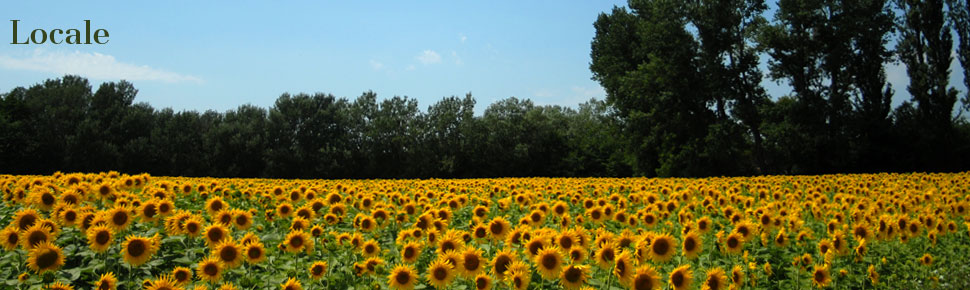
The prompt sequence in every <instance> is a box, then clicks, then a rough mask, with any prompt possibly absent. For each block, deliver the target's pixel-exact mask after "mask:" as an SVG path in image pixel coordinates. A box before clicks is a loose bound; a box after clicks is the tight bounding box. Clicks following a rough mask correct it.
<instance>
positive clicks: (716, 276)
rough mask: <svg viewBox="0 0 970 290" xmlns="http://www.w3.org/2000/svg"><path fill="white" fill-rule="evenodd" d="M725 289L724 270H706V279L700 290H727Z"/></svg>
mask: <svg viewBox="0 0 970 290" xmlns="http://www.w3.org/2000/svg"><path fill="white" fill-rule="evenodd" d="M727 287H728V284H727V274H725V273H724V269H721V267H716V268H713V269H709V270H707V278H706V279H704V284H703V285H701V289H702V290H720V289H727Z"/></svg>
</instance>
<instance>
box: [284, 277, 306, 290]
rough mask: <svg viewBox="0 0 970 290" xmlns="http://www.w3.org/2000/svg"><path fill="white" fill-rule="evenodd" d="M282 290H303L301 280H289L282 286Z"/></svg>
mask: <svg viewBox="0 0 970 290" xmlns="http://www.w3.org/2000/svg"><path fill="white" fill-rule="evenodd" d="M280 289H282V290H303V284H300V280H297V279H296V278H290V279H287V280H286V282H283V284H280Z"/></svg>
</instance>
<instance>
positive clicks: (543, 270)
mask: <svg viewBox="0 0 970 290" xmlns="http://www.w3.org/2000/svg"><path fill="white" fill-rule="evenodd" d="M533 259H534V260H535V261H534V263H535V265H536V267H537V268H538V269H539V274H540V275H541V276H542V278H543V279H546V280H555V279H556V277H557V276H558V275H559V274H560V272H562V265H563V257H562V254H561V253H560V252H559V249H558V248H555V247H548V248H544V249H542V250H539V252H538V253H537V254H536V255H535V257H534V258H533Z"/></svg>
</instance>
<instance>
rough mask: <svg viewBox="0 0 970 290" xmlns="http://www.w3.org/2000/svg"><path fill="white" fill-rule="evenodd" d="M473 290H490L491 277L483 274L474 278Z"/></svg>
mask: <svg viewBox="0 0 970 290" xmlns="http://www.w3.org/2000/svg"><path fill="white" fill-rule="evenodd" d="M474 282H475V290H492V276H489V275H488V274H486V273H485V272H482V273H480V274H478V276H475V281H474Z"/></svg>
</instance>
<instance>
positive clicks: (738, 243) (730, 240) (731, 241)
mask: <svg viewBox="0 0 970 290" xmlns="http://www.w3.org/2000/svg"><path fill="white" fill-rule="evenodd" d="M742 247H744V236H743V235H742V234H741V233H738V232H733V233H731V234H730V235H728V236H727V239H725V240H724V249H725V251H727V252H728V253H731V254H739V253H741V248H742Z"/></svg>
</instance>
